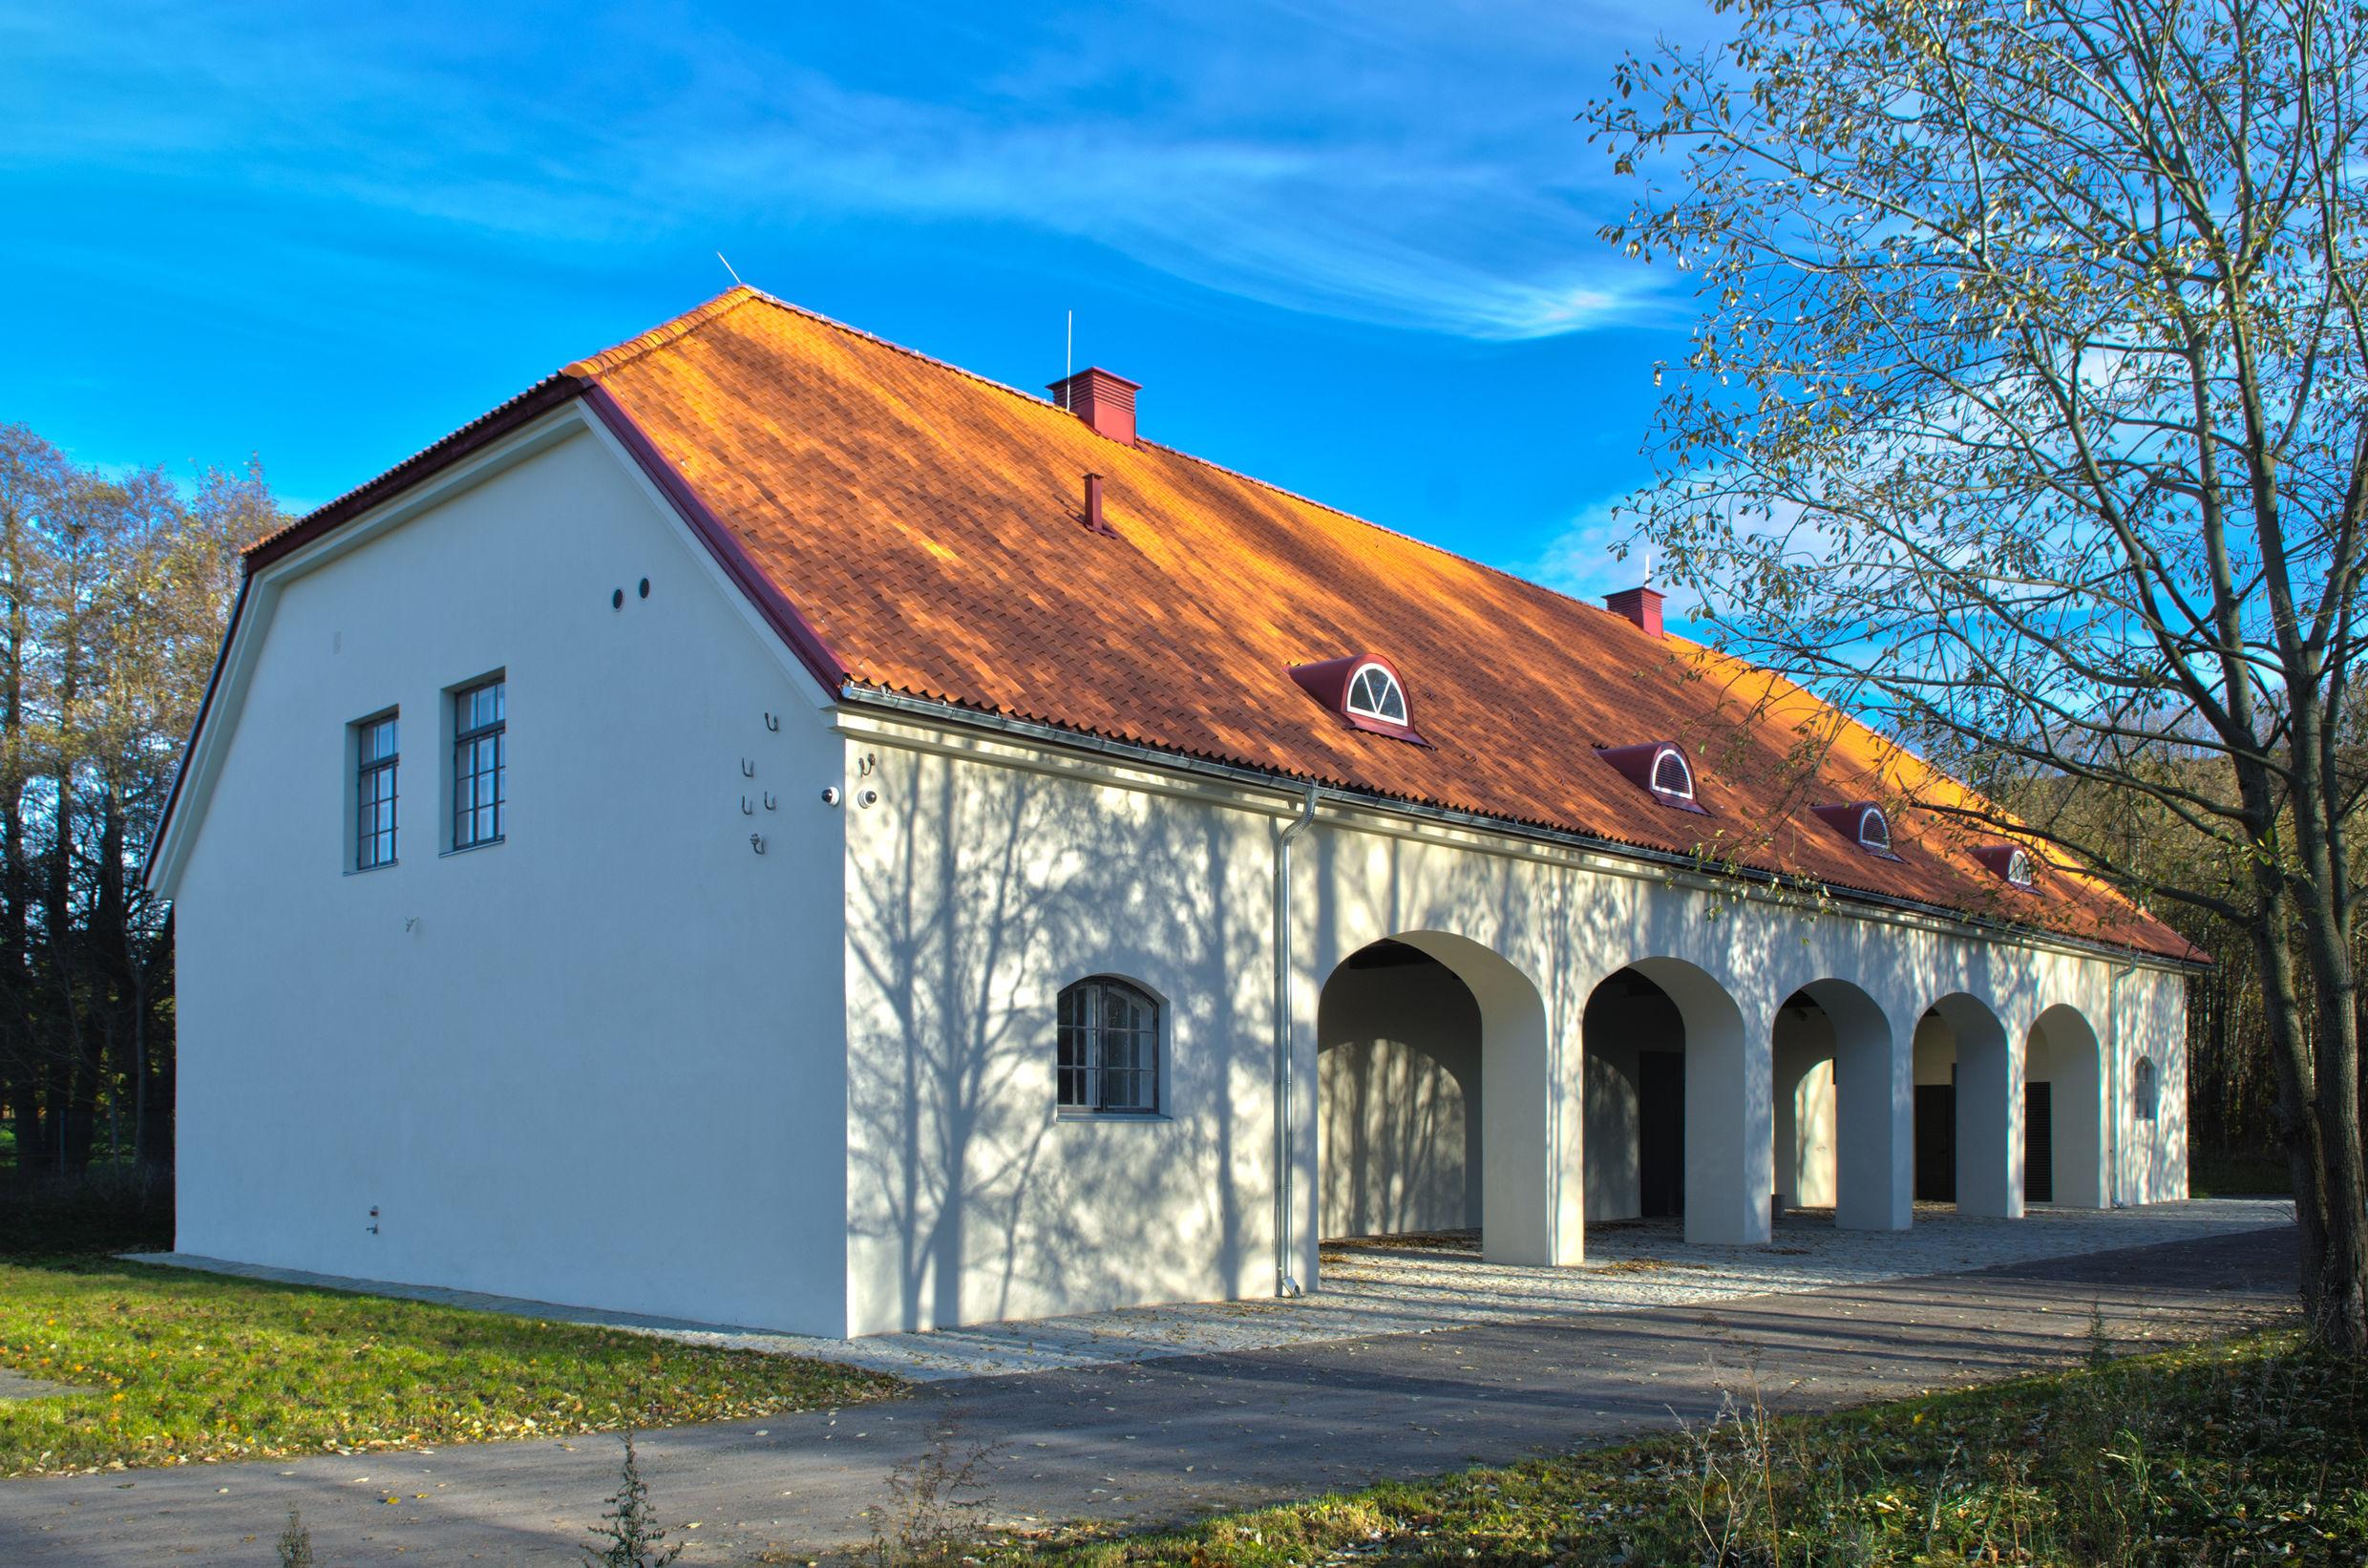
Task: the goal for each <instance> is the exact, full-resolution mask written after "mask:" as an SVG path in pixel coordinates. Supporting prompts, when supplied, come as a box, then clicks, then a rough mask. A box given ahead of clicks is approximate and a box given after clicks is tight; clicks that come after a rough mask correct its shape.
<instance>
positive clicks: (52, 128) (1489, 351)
mask: <svg viewBox="0 0 2368 1568" xmlns="http://www.w3.org/2000/svg"><path fill="white" fill-rule="evenodd" d="M1015 18H1016V19H1015ZM1704 26H1705V23H1704V22H1703V20H1702V14H1701V12H1700V11H1698V10H1696V9H1695V8H1694V6H1693V5H1692V4H1690V3H1689V4H1688V5H1687V6H1685V7H1681V8H1671V9H1665V10H1659V9H1656V8H1654V7H1650V6H1636V5H1627V6H1618V7H1608V6H1593V5H1589V4H1585V3H1565V4H1540V5H1528V4H1508V5H1502V6H1495V7H1488V8H1483V7H1478V6H1473V7H1457V6H1440V5H1435V4H1434V5H1408V6H1404V7H1400V6H1395V5H1391V4H1386V3H1383V0H1372V3H1363V4H1358V3H1351V4H1343V5H1338V6H1335V5H1330V4H1323V3H1304V4H1277V5H1263V4H1217V3H1214V0H1212V3H1206V4H1196V5H1183V6H1177V7H1173V8H1158V7H1141V6H1128V5H1121V4H1117V3H1115V0H1113V3H1110V4H1103V5H1089V6H1079V7H1042V8H1009V9H1008V12H1007V13H1006V11H1005V8H982V7H977V6H945V7H933V6H924V5H912V4H898V3H888V4H875V5H871V6H827V7H826V6H817V5H775V6H747V7H729V6H691V5H680V4H674V5H669V4H663V3H661V4H645V5H635V6H629V7H624V8H621V9H618V10H615V11H603V10H602V9H601V8H599V7H598V6H591V5H581V4H579V5H569V6H564V7H560V6H552V7H548V8H536V7H516V8H512V7H497V6H484V5H480V6H475V7H463V6H448V5H442V4H433V3H431V4H414V5H406V6H402V7H399V8H398V7H385V8H374V7H368V6H359V5H355V6H326V7H325V6H319V5H306V6H285V7H273V6H251V7H250V6H233V5H222V6H203V7H199V6H190V5H186V4H183V5H175V6H156V7H148V6H138V5H115V4H107V3H94V4H75V5H65V6H61V5H56V4H53V3H43V4H36V5H32V6H25V5H21V4H20V3H19V0H0V301H5V302H6V307H5V308H6V315H7V331H6V337H5V342H6V344H7V349H6V351H5V353H0V421H14V422H22V423H25V424H28V425H31V426H32V427H33V428H34V429H35V430H37V431H40V432H41V433H42V434H46V435H48V436H50V437H51V438H52V439H53V440H55V441H57V442H58V443H60V444H61V445H63V446H64V447H66V448H67V449H68V450H69V451H70V452H71V453H72V454H73V455H74V456H76V457H78V458H80V459H82V460H84V461H88V462H99V463H108V464H133V463H149V462H162V463H165V464H167V465H168V466H170V467H172V468H174V469H175V470H177V471H180V472H186V471H188V469H190V468H191V467H192V466H193V465H202V464H205V463H234V462H238V461H241V460H243V458H244V457H245V456H246V455H247V454H248V453H250V452H253V453H258V454H260V455H261V456H262V457H263V459H264V463H265V466H266V469H267V471H268V473H269V476H270V477H271V479H272V481H273V483H274V484H275V486H276V487H277V488H279V489H280V491H281V492H282V493H283V495H284V496H285V497H286V498H288V500H289V501H290V502H291V503H292V504H296V505H299V506H303V505H308V504H311V503H315V502H318V501H320V500H323V499H326V498H328V497H330V496H332V495H334V494H336V493H338V492H339V491H341V490H343V489H346V488H348V487H349V486H350V485H352V484H354V483H356V482H359V481H360V480H362V479H364V478H367V477H369V476H370V475H371V474H373V473H375V472H377V471H378V470H380V469H382V468H384V467H386V466H388V465H389V464H390V463H391V462H393V461H395V460H397V459H399V458H400V457H402V456H406V455H407V454H409V453H410V452H412V451H413V450H415V449H417V448H418V447H420V446H422V445H424V444H426V443H427V442H428V441H430V440H432V439H433V438H434V437H436V436H437V435H440V434H443V433H445V432H446V431H448V430H450V429H452V428H453V427H455V426H456V425H458V424H460V423H462V422H464V421H466V420H467V419H469V418H471V417H472V416H474V415H475V414H476V413H480V412H482V411H483V410H484V409H486V408H488V407H490V406H492V405H493V404H495V403H496V402H498V401H499V400H500V399H502V398H504V397H506V396H508V395H510V394H511V393H513V392H518V390H520V389H521V388H523V387H525V386H527V385H528V384H529V383H531V382H533V381H534V380H536V379H538V378H539V377H540V376H542V375H543V374H546V373H547V372H549V371H552V370H554V369H556V368H557V367H558V366H560V365H561V364H563V363H564V362H566V361H567V360H569V359H572V358H574V357H576V356H578V355H581V354H584V353H588V352H591V351H592V350H597V349H600V348H603V347H605V346H606V345H608V344H609V343H612V342H614V341H616V340H618V339H620V338H623V337H625V336H628V335H630V334H632V333H633V332H636V331H638V330H640V329H642V328H645V327H648V326H651V325H653V324H655V323H656V322H658V321H661V320H663V319H665V318H666V317H667V316H669V315H672V314H674V313H676V312H677V311H680V310H682V309H685V308H687V307H689V306H691V305H694V304H696V303H697V302H698V301H700V300H702V299H704V298H706V297H708V296H709V295H711V294H713V293H715V292H717V291H718V290H720V289H721V288H722V287H724V286H727V285H728V283H729V279H728V278H727V277H726V276H725V273H724V270H723V268H722V266H721V265H719V264H718V263H717V261H716V258H715V252H717V251H719V250H720V251H722V252H723V253H724V254H725V255H727V256H729V258H730V261H731V264H732V265H733V266H734V267H736V268H737V269H738V271H739V272H740V274H741V276H742V277H743V278H745V279H746V280H747V281H749V282H750V283H752V284H754V285H756V286H759V287H762V288H765V289H768V290H770V291H771V292H772V293H775V294H778V295H781V296H783V297H785V298H787V299H791V300H793V301H795V302H797V303H799V304H801V305H806V306H809V307H813V308H815V309H818V310H821V311H824V312H826V313H828V314H830V315H834V316H836V317H839V318H840V319H842V320H845V321H849V322H852V323H854V324H856V326H859V327H862V328H866V329H868V330H871V331H874V332H877V333H879V334H881V335H882V336H885V337H888V338H891V339H894V340H896V341H898V342H899V343H904V344H908V345H910V346H912V347H914V348H917V349H920V350H925V351H927V352H930V353H933V354H936V355H939V356H941V357H942V358H945V359H949V360H952V361H954V362H956V363H958V364H961V365H964V366H967V367H969V368H970V369H973V370H975V371H980V372H982V373H983V374H986V375H990V376H993V377H995V378H997V379H999V380H1004V381H1008V382H1011V383H1014V384H1016V385H1019V386H1024V387H1028V388H1031V389H1033V388H1040V387H1042V385H1043V384H1044V383H1046V382H1047V381H1050V380H1052V379H1053V378H1055V377H1056V376H1058V375H1059V374H1060V373H1061V367H1062V349H1063V344H1062V333H1063V324H1064V312H1065V311H1067V310H1069V309H1072V308H1073V309H1074V310H1075V311H1076V313H1077V358H1078V363H1079V364H1081V365H1083V364H1088V363H1094V364H1101V365H1106V366H1108V367H1109V368H1110V369H1111V370H1114V371H1118V372H1120V373H1121V374H1124V375H1127V376H1130V377H1131V378H1133V379H1135V380H1138V381H1141V382H1142V383H1144V391H1143V393H1142V421H1143V428H1144V431H1145V433H1146V434H1149V435H1151V436H1152V437H1154V438H1156V439H1159V440H1162V441H1165V442H1168V443H1171V444H1173V445H1175V446H1179V447H1182V448H1184V449H1185V450H1187V451H1191V452H1194V453H1197V454H1199V455H1201V456H1207V457H1210V458H1213V459H1215V460H1216V461H1219V462H1222V463H1225V464H1228V465H1230V466H1233V467H1236V468H1240V469H1243V470H1246V471H1247V472H1250V473H1252V474H1256V475H1258V476H1260V477H1265V478H1269V479H1272V480H1274V481H1276V482H1278V483H1280V484H1283V485H1285V486H1287V487H1289V488H1291V489H1294V490H1298V491H1301V492H1303V493H1306V494H1308V495H1312V496H1314V497H1317V498H1321V499H1323V500H1326V501H1329V502H1332V503H1334V504H1336V505H1340V506H1343V507H1345V508H1347V509H1349V510H1351V511H1354V512H1357V513H1360V514H1362V515H1364V516H1365V517H1369V518H1372V519H1375V520H1377V521H1380V522H1384V523H1386V524H1388V525H1390V526H1392V527H1396V528H1400V529H1403V530H1405V531H1406V532H1408V533H1412V534H1415V535H1418V536H1421V537H1423V538H1426V539H1430V540H1436V541H1438V542H1440V543H1442V544H1445V545H1447V546H1448V547H1449V548H1452V549H1456V550H1460V551H1463V552H1466V553H1468V554H1470V555H1474V556H1477V557H1479V558H1481V559H1483V560H1486V561H1490V562H1495V563H1497V564H1500V565H1504V566H1509V567H1512V568H1513V569H1515V570H1520V571H1524V572H1527V573H1530V574H1531V575H1534V576H1539V577H1541V578H1543V579H1545V580H1546V581H1549V582H1553V583H1555V584H1556V585H1557V586H1563V587H1567V588H1570V589H1572V590H1574V591H1578V592H1584V593H1589V594H1593V593H1599V592H1602V591H1604V590H1605V589H1607V588H1609V587H1616V586H1619V585H1622V584H1623V583H1626V582H1628V581H1630V580H1632V579H1633V577H1634V575H1635V572H1636V569H1637V568H1636V567H1635V565H1634V564H1627V565H1620V564H1614V563H1612V562H1610V561H1609V559H1608V557H1606V556H1605V554H1604V550H1603V546H1604V545H1605V543H1606V542H1608V540H1611V539H1613V538H1616V537H1617V535H1618V533H1619V530H1618V529H1617V528H1615V527H1614V526H1613V525H1612V524H1611V523H1610V521H1609V519H1608V516H1607V513H1608V506H1609V503H1610V501H1611V500H1613V499H1614V498H1617V497H1618V496H1620V495H1622V494H1624V493H1625V492H1626V491H1628V490H1629V489H1630V488H1631V487H1633V486H1634V485H1635V484H1636V483H1637V482H1638V481H1639V479H1640V478H1641V477H1643V475H1644V472H1645V464H1644V459H1643V458H1642V457H1641V456H1639V446H1640V444H1641V442H1642V440H1643V438H1644V436H1645V434H1646V432H1647V429H1648V424H1649V420H1650V415H1651V411H1652V406H1653V398H1654V392H1653V389H1652V373H1651V372H1652V365H1653V362H1654V361H1655V360H1656V359H1660V358H1676V357H1678V355H1679V354H1680V352H1681V344H1682V337H1683V333H1684V330H1685V325H1686V321H1687V319H1688V314H1689V305H1690V302H1689V301H1688V299H1687V298H1686V296H1685V294H1684V292H1683V291H1682V286H1681V281H1680V280H1679V279H1678V278H1677V277H1676V276H1673V275H1671V274H1669V273H1667V272H1665V271H1659V270H1648V269H1645V268H1643V267H1640V266H1639V265H1637V264H1635V263H1632V262H1628V261H1625V260H1623V259H1622V258H1620V257H1618V256H1617V255H1616V254H1615V253H1614V252H1613V251H1612V250H1611V249H1610V247H1608V246H1606V245H1605V244H1602V243H1601V242H1600V241H1599V240H1597V239H1596V236H1595V230H1596V227H1597V225H1598V224H1599V223H1601V222H1604V221H1605V220H1607V219H1609V218H1613V217H1616V216H1617V215H1618V214H1619V213H1621V212H1622V211H1624V210H1625V208H1626V205H1627V203H1628V201H1629V200H1630V199H1631V196H1632V194H1633V193H1632V191H1631V190H1630V189H1629V188H1628V185H1627V182H1625V181H1622V180H1616V179H1614V178H1613V177H1612V176H1611V174H1610V172H1609V170H1608V168H1607V167H1606V161H1607V160H1606V159H1604V157H1603V156H1602V154H1601V153H1600V152H1599V151H1598V150H1596V149H1593V148H1590V147H1589V146H1588V145H1587V143H1586V138H1585V134H1584V132H1583V130H1581V129H1580V128H1579V127H1578V126H1577V125H1575V123H1574V121H1573V116H1574V115H1575V113H1576V112H1577V111H1578V110H1579V109H1580V108H1581V107H1582V106H1583V104H1584V103H1585V102H1586V100H1587V99H1588V98H1589V97H1591V96H1593V95H1596V94H1598V93H1600V92H1601V91H1602V90H1603V87H1604V84H1605V82H1606V80H1607V77H1608V73H1609V69H1610V62H1611V60H1612V59H1613V58H1614V57H1615V56H1616V54H1617V52H1618V51H1619V50H1621V49H1623V48H1627V47H1641V46H1642V45H1644V44H1645V43H1647V42H1648V41H1649V38H1650V33H1651V31H1652V30H1653V29H1655V28H1662V29H1667V28H1671V27H1676V28H1680V29H1688V30H1694V31H1700V30H1702V28H1703V27H1704Z"/></svg>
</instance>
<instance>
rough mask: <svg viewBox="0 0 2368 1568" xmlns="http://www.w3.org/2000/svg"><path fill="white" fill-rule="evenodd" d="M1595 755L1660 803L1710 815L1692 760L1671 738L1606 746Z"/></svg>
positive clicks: (1680, 809)
mask: <svg viewBox="0 0 2368 1568" xmlns="http://www.w3.org/2000/svg"><path fill="white" fill-rule="evenodd" d="M1596 755H1597V756H1599V757H1601V758H1602V759H1603V760H1604V761H1606V762H1608V763H1610V764H1611V765H1612V766H1613V767H1615V768H1617V769H1618V770H1619V771H1620V773H1623V774H1625V775H1626V776H1627V778H1628V781H1629V782H1630V783H1632V784H1634V785H1636V786H1637V787H1638V788H1639V789H1640V790H1642V791H1643V792H1644V793H1645V794H1646V795H1650V796H1652V798H1653V800H1654V801H1655V802H1656V803H1657V804H1660V805H1663V806H1671V807H1675V808H1676V809H1677V810H1679V811H1687V812H1700V813H1701V814H1702V816H1709V815H1710V814H1709V812H1708V811H1707V810H1706V809H1705V808H1704V807H1703V806H1702V800H1701V798H1700V794H1699V792H1698V791H1697V789H1696V788H1695V780H1694V763H1693V760H1692V759H1691V758H1689V757H1688V756H1687V755H1686V754H1685V748H1684V747H1682V746H1680V745H1679V744H1678V743H1677V742H1676V741H1674V740H1648V741H1645V742H1643V743H1641V744H1640V745H1636V746H1605V747H1599V748H1597V750H1596Z"/></svg>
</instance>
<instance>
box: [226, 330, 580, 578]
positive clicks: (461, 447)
mask: <svg viewBox="0 0 2368 1568" xmlns="http://www.w3.org/2000/svg"><path fill="white" fill-rule="evenodd" d="M581 387H582V383H581V382H580V381H578V380H577V379H576V378H575V377H574V376H571V375H553V376H545V377H544V378H543V379H542V380H540V381H538V382H536V383H535V384H534V385H533V386H531V387H529V388H527V389H526V390H525V391H524V392H520V393H518V395H517V396H516V397H513V398H511V399H510V401H508V402H507V403H504V404H502V405H501V406H500V407H499V408H497V409H495V410H493V411H492V412H490V413H484V414H481V415H479V416H478V417H477V418H475V419H472V420H471V421H469V423H467V424H465V425H463V426H461V427H460V428H459V429H458V430H456V431H455V432H453V433H452V434H450V435H447V436H445V437H444V438H443V439H442V440H440V441H438V442H436V443H435V444H434V445H433V446H429V447H425V448H423V449H421V450H420V451H418V452H415V453H413V454H412V456H409V457H406V458H404V459H403V460H402V461H401V462H399V463H397V464H395V465H394V466H393V467H392V468H390V469H388V470H387V471H386V472H385V473H384V474H381V475H379V476H378V477H376V478H374V479H370V480H369V481H367V482H365V483H363V484H360V485H357V486H356V487H354V488H353V489H351V490H349V491H347V492H346V493H345V494H344V495H342V496H340V497H338V498H336V499H335V500H333V501H330V502H328V504H327V505H324V506H318V507H315V508H314V509H313V510H311V511H310V512H307V513H306V514H305V515H304V516H303V517H302V518H299V519H297V520H296V521H294V522H293V523H290V524H289V525H288V526H287V527H285V528H283V529H281V530H280V531H279V532H278V533H276V534H271V535H267V536H266V537H264V538H263V539H260V540H256V541H255V542H254V543H252V544H250V545H248V546H247V547H246V551H245V554H244V556H243V560H244V562H245V566H246V574H247V575H248V576H249V577H252V576H254V575H255V573H256V572H258V571H260V570H262V569H263V568H264V567H265V566H268V565H270V564H271V563H272V562H275V561H278V560H281V559H282V558H284V557H285V556H288V555H291V554H293V553H294V552H296V551H298V550H301V549H303V548H304V547H305V546H306V545H307V544H310V543H311V542H312V541H313V540H316V539H319V538H320V537H321V536H322V535H324V534H327V533H328V532H329V531H330V530H331V529H333V528H335V527H337V526H338V525H339V524H341V523H344V522H348V521H350V520H351V519H354V518H356V517H359V516H360V515H361V514H363V513H364V512H367V511H369V510H370V508H371V507H373V506H376V505H377V504H378V503H379V502H380V501H382V500H385V499H386V498H388V497H389V496H391V495H393V494H394V493H395V492H396V491H398V490H401V489H402V488H403V487H404V486H406V485H410V484H415V483H417V482H418V481H419V480H421V479H423V478H426V477H428V476H429V475H431V474H435V473H439V472H441V471H442V470H444V469H447V468H450V467H451V466H452V465H453V464H455V463H456V462H458V461H460V460H461V459H462V458H463V457H466V456H470V455H471V454H473V453H476V452H481V451H483V450H484V449H485V448H486V447H488V446H491V445H492V444H493V443H494V442H496V441H498V440H500V439H501V438H502V437H503V436H505V435H507V434H510V433H511V432H512V431H515V430H517V429H518V427H519V426H521V425H525V424H528V423H530V422H532V421H534V420H536V419H539V418H540V417H542V415H544V414H546V413H550V412H551V411H552V410H553V409H556V408H558V407H560V405H561V404H563V403H565V402H567V401H568V399H570V398H572V397H574V396H575V395H576V394H577V392H579V391H581Z"/></svg>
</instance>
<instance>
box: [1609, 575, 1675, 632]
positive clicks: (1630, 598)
mask: <svg viewBox="0 0 2368 1568" xmlns="http://www.w3.org/2000/svg"><path fill="white" fill-rule="evenodd" d="M1660 600H1661V594H1660V589H1659V588H1651V587H1642V586H1639V587H1634V588H1622V589H1620V590H1619V592H1617V593H1614V594H1606V595H1604V596H1603V603H1604V604H1605V605H1606V606H1607V607H1609V608H1610V610H1611V612H1612V613H1613V614H1614V615H1624V616H1626V617H1627V618H1628V619H1629V620H1631V621H1634V622H1635V623H1636V624H1637V625H1638V626H1639V628H1640V629H1641V630H1642V631H1643V632H1644V635H1646V636H1647V637H1659V636H1660Z"/></svg>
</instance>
